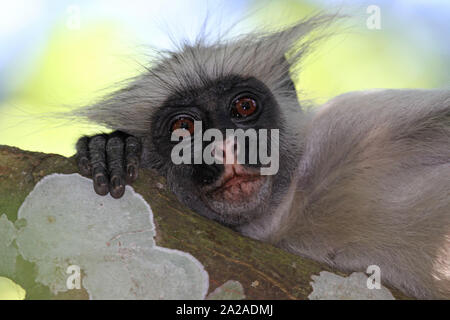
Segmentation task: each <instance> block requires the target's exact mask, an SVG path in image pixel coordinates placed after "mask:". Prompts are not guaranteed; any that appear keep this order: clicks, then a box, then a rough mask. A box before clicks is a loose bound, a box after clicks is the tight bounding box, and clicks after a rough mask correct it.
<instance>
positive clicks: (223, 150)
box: [212, 136, 239, 164]
mask: <svg viewBox="0 0 450 320" xmlns="http://www.w3.org/2000/svg"><path fill="white" fill-rule="evenodd" d="M238 151H239V148H238V144H237V143H236V137H234V136H231V137H228V138H227V139H225V141H223V142H218V143H216V144H215V145H214V148H213V150H212V156H213V157H214V158H216V159H218V160H221V161H223V163H224V164H235V163H237V154H238Z"/></svg>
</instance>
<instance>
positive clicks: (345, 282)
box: [308, 271, 394, 300]
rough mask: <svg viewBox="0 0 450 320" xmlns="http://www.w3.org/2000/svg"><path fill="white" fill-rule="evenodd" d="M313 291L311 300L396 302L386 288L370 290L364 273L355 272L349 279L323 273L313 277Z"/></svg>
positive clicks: (309, 297) (310, 296)
mask: <svg viewBox="0 0 450 320" xmlns="http://www.w3.org/2000/svg"><path fill="white" fill-rule="evenodd" d="M311 278H312V279H313V282H311V286H312V287H313V291H312V292H311V294H310V295H309V296H308V299H310V300H394V296H393V295H392V294H391V292H390V291H389V290H388V289H386V288H385V287H383V286H381V287H380V289H375V288H374V289H369V288H368V286H367V279H368V277H367V276H366V275H365V274H364V273H362V272H354V273H352V274H351V275H350V276H348V277H341V276H339V275H337V274H334V273H331V272H327V271H322V272H321V273H320V275H319V276H312V277H311Z"/></svg>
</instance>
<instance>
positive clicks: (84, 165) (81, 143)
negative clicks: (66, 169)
mask: <svg viewBox="0 0 450 320" xmlns="http://www.w3.org/2000/svg"><path fill="white" fill-rule="evenodd" d="M76 149H77V155H76V159H77V165H78V169H79V170H80V173H81V174H82V175H83V176H88V177H90V176H91V164H90V162H89V137H82V138H80V139H78V141H77V145H76Z"/></svg>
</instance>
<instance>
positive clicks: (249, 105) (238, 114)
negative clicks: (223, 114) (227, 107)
mask: <svg viewBox="0 0 450 320" xmlns="http://www.w3.org/2000/svg"><path fill="white" fill-rule="evenodd" d="M257 109H258V106H257V103H256V101H255V100H254V99H252V98H250V97H239V98H237V99H235V100H234V101H233V103H232V106H231V116H232V117H233V118H246V117H248V116H251V115H252V114H254V113H255V112H256V110H257Z"/></svg>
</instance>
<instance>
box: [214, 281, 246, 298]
mask: <svg viewBox="0 0 450 320" xmlns="http://www.w3.org/2000/svg"><path fill="white" fill-rule="evenodd" d="M206 299H207V300H242V299H245V294H244V287H243V286H242V284H241V283H240V282H239V281H235V280H228V281H227V282H225V283H224V284H223V285H221V286H220V287H218V288H216V289H215V290H214V291H213V292H211V293H210V294H209V295H208V297H207V298H206Z"/></svg>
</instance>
